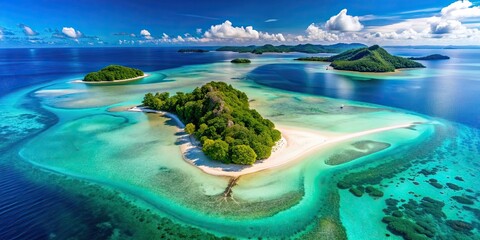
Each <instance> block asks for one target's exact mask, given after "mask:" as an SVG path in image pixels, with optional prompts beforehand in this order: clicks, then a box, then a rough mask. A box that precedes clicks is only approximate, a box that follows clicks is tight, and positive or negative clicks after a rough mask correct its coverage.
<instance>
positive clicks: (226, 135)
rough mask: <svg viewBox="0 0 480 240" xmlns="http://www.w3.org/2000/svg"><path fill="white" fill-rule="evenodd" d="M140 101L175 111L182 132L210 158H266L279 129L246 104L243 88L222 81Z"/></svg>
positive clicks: (242, 161) (237, 160) (232, 160)
mask: <svg viewBox="0 0 480 240" xmlns="http://www.w3.org/2000/svg"><path fill="white" fill-rule="evenodd" d="M142 103H143V105H145V106H148V107H149V108H151V109H154V110H160V111H167V112H171V113H174V114H176V115H177V116H178V117H179V118H180V119H181V121H182V122H183V123H186V126H185V132H187V133H188V134H191V135H193V136H194V137H195V138H196V139H197V140H198V141H199V142H200V144H201V145H202V151H203V152H204V153H205V155H207V156H208V157H210V158H211V159H212V160H215V161H221V162H222V163H235V164H243V165H251V164H253V163H255V161H257V160H260V159H266V158H268V157H269V156H270V154H271V152H272V147H273V146H274V145H275V142H277V141H278V140H280V139H281V134H280V131H278V130H276V129H275V125H274V124H273V123H272V122H271V121H270V120H268V119H265V118H263V117H262V116H261V115H260V114H259V113H258V112H257V111H256V110H254V109H250V108H249V102H248V97H247V95H246V94H245V93H244V92H241V91H239V90H237V89H234V88H233V87H232V86H231V85H227V84H226V83H223V82H210V83H207V84H205V85H203V86H202V87H200V88H198V87H197V88H195V90H193V92H191V93H183V92H178V93H177V94H176V95H173V96H170V95H169V93H168V92H164V93H156V94H152V93H147V94H146V95H145V97H144V99H143V102H142Z"/></svg>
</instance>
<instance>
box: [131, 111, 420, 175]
mask: <svg viewBox="0 0 480 240" xmlns="http://www.w3.org/2000/svg"><path fill="white" fill-rule="evenodd" d="M128 111H134V112H146V113H157V114H161V115H164V116H167V117H170V118H172V119H173V120H175V122H176V123H177V127H178V131H179V132H182V133H183V134H181V135H180V136H179V137H180V138H182V139H184V140H185V141H182V142H183V144H181V145H180V151H181V153H182V155H183V159H184V160H185V161H186V162H188V163H190V164H192V165H194V166H196V167H198V168H199V169H200V170H202V171H203V172H205V173H208V174H211V175H216V176H225V177H234V178H236V177H239V176H241V175H245V174H251V173H255V172H259V171H263V170H267V169H271V168H276V167H280V166H283V165H286V164H289V163H292V162H295V161H298V160H301V159H304V158H305V157H307V156H309V155H311V154H312V153H315V152H317V151H319V150H321V149H322V148H323V147H325V146H327V145H329V144H334V143H339V142H343V141H346V140H350V139H354V138H358V137H362V136H365V135H369V134H374V133H379V132H384V131H390V130H394V129H399V128H409V127H411V126H413V125H418V124H423V122H406V123H403V124H396V125H392V126H388V127H382V128H374V129H370V130H365V131H361V132H355V133H348V134H341V135H336V136H334V135H332V134H328V133H324V132H319V131H313V130H310V129H301V128H293V127H288V126H277V127H276V128H277V129H278V130H279V131H280V132H281V133H282V139H281V140H279V141H278V142H277V144H276V145H275V146H274V148H273V151H272V155H271V156H270V157H269V158H268V159H265V160H258V161H257V162H256V163H255V164H253V165H238V164H224V163H221V162H218V161H213V160H211V159H210V158H208V157H207V156H205V154H204V153H203V152H202V149H201V147H200V144H199V143H198V141H196V140H195V138H194V137H193V136H191V135H188V134H187V133H185V132H184V131H183V128H184V127H185V125H184V124H183V123H182V121H181V120H180V119H179V118H178V117H177V116H176V115H175V114H172V113H169V112H163V111H156V110H152V109H148V108H144V107H132V108H130V109H129V110H128Z"/></svg>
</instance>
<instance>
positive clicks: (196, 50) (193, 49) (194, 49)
mask: <svg viewBox="0 0 480 240" xmlns="http://www.w3.org/2000/svg"><path fill="white" fill-rule="evenodd" d="M178 52H179V53H206V52H209V51H208V50H204V49H196V48H182V49H179V50H178Z"/></svg>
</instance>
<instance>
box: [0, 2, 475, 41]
mask: <svg viewBox="0 0 480 240" xmlns="http://www.w3.org/2000/svg"><path fill="white" fill-rule="evenodd" d="M479 28H480V2H475V1H469V0H463V1H461V0H460V1H455V0H448V1H444V0H421V1H409V0H400V1H397V0H395V1H393V0H384V1H378V0H351V1H338V0H296V1H292V0H288V1H287V0H263V1H258V0H242V1H235V2H233V1H226V0H208V1H201V0H196V1H193V0H188V1H185V0H176V1H171V0H159V1H154V0H149V1H146V0H135V1H127V0H117V1H113V0H82V1H71V0H15V1H10V0H0V47H25V46H27V47H28V46H38V47H52V46H53V47H55V46H62V47H65V46H73V47H78V46H155V45H159V46H169V45H172V46H177V45H182V46H197V45H198V46H220V45H250V44H256V45H261V44H267V43H269V44H274V45H279V44H304V43H314V44H334V43H339V42H347V43H348V42H359V43H365V44H380V45H480V30H479Z"/></svg>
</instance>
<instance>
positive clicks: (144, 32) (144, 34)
mask: <svg viewBox="0 0 480 240" xmlns="http://www.w3.org/2000/svg"><path fill="white" fill-rule="evenodd" d="M140 36H142V37H143V38H145V39H147V40H151V39H153V37H152V34H150V32H149V31H148V30H146V29H142V31H140Z"/></svg>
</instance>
